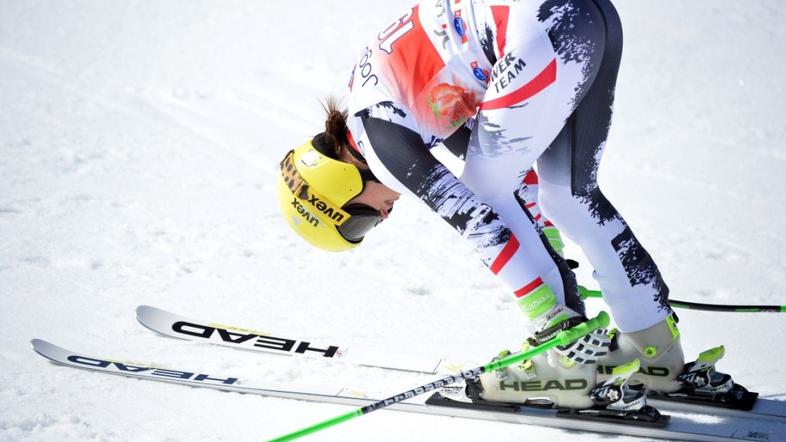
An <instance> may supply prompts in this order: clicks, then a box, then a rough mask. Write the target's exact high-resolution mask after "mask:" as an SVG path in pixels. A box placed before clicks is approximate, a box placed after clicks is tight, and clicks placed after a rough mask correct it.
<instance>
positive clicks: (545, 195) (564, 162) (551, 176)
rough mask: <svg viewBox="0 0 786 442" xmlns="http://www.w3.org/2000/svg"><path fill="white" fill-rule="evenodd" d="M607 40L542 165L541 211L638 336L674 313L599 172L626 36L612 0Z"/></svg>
mask: <svg viewBox="0 0 786 442" xmlns="http://www.w3.org/2000/svg"><path fill="white" fill-rule="evenodd" d="M596 3H597V4H598V6H599V7H600V8H602V10H603V22H604V23H605V27H606V32H607V33H608V35H609V38H608V39H607V43H606V51H605V53H604V57H603V61H602V68H601V69H600V72H599V73H598V75H597V77H596V78H595V81H594V82H593V84H592V86H591V87H590V89H589V91H588V92H587V94H586V96H585V97H584V99H583V100H582V101H581V103H580V104H579V106H578V108H577V109H576V111H575V112H574V113H573V114H572V115H571V116H570V118H569V119H568V121H567V123H566V124H565V127H564V128H563V129H562V131H561V132H560V133H559V135H558V136H557V138H556V139H555V140H554V141H553V142H552V143H551V146H550V147H549V149H548V150H547V151H546V152H545V153H544V154H543V155H542V156H541V157H540V159H539V160H538V171H539V173H540V192H541V205H542V210H543V211H544V212H545V213H546V214H547V215H548V216H549V217H550V218H551V219H552V220H553V221H554V222H555V223H556V224H557V225H558V226H559V227H560V228H561V229H562V230H563V232H564V233H565V235H566V236H567V237H569V238H570V239H571V240H573V241H575V242H576V243H577V244H578V245H579V246H581V248H582V250H583V251H584V253H585V254H586V255H587V258H588V259H589V260H590V262H591V263H592V265H593V268H594V269H595V277H596V279H597V280H598V283H599V284H600V286H601V289H602V290H603V294H604V298H605V299H606V302H607V303H608V305H609V307H610V308H611V310H612V313H613V314H614V318H615V320H616V322H617V325H618V326H619V328H620V329H621V330H622V331H625V332H628V331H631V332H635V331H639V330H643V329H645V328H648V327H650V326H652V325H654V324H656V323H658V322H660V321H663V320H664V319H665V318H666V317H667V316H668V315H669V314H670V313H671V309H670V308H669V305H668V302H667V299H668V288H667V287H666V284H665V283H664V282H663V278H662V277H661V274H660V272H659V271H658V267H657V266H656V265H655V263H654V262H653V260H652V258H651V257H650V255H649V254H648V253H647V251H646V250H645V249H644V248H643V247H642V245H641V243H639V241H638V240H637V239H636V237H635V236H634V235H633V232H632V231H631V229H630V228H629V227H628V225H627V224H626V223H625V220H624V219H623V218H622V216H621V215H620V214H619V212H618V211H617V210H616V209H615V208H614V206H612V204H611V203H610V202H609V201H608V200H607V199H606V197H605V196H604V194H603V192H602V191H601V189H600V187H599V186H598V182H597V171H598V166H599V163H600V159H601V157H602V154H603V148H604V146H605V142H606V136H607V134H608V130H609V126H610V123H611V107H612V104H613V101H614V87H615V83H616V77H617V71H618V69H619V63H620V57H621V53H622V29H621V26H620V24H619V18H618V16H617V15H616V12H615V11H614V8H613V6H612V5H611V3H609V2H608V0H597V1H596Z"/></svg>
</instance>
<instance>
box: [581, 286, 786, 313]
mask: <svg viewBox="0 0 786 442" xmlns="http://www.w3.org/2000/svg"><path fill="white" fill-rule="evenodd" d="M579 296H580V297H581V299H587V298H602V297H603V293H601V291H600V290H590V289H588V288H586V287H583V286H579ZM669 304H670V305H671V306H672V307H675V308H684V309H688V310H706V311H711V312H733V313H786V305H725V304H702V303H698V302H687V301H679V300H677V299H670V300H669Z"/></svg>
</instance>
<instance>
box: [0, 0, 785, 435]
mask: <svg viewBox="0 0 786 442" xmlns="http://www.w3.org/2000/svg"><path fill="white" fill-rule="evenodd" d="M618 3H619V4H618V8H619V10H620V15H621V17H622V20H623V25H624V27H625V30H626V37H625V38H626V41H625V54H624V56H623V64H622V70H621V74H620V80H619V84H618V88H617V103H616V106H615V119H614V124H613V126H612V132H611V136H610V139H609V141H608V144H607V148H606V152H605V156H604V162H603V166H602V170H601V173H600V180H601V183H602V185H603V187H604V192H605V193H606V194H607V196H609V198H610V199H611V200H612V201H613V202H614V204H615V206H617V207H618V208H619V209H620V210H621V212H622V213H623V214H624V215H625V217H626V219H627V221H628V222H629V224H630V225H631V226H632V228H633V230H634V232H635V233H636V235H637V237H638V238H639V239H640V240H641V241H642V242H643V244H644V245H645V247H647V248H648V250H649V251H650V253H651V254H652V255H653V257H654V258H655V260H656V262H658V264H659V266H660V268H661V271H662V272H663V274H664V276H665V278H666V281H667V283H668V285H669V287H670V288H671V293H672V297H673V298H675V299H681V300H688V301H697V302H711V303H735V302H736V303H746V304H747V303H767V304H775V303H777V304H786V298H784V295H783V293H784V289H786V263H784V261H783V256H784V254H783V250H784V246H785V245H786V241H785V240H784V238H785V237H786V206H784V205H783V195H784V193H786V178H784V176H783V173H782V169H783V166H784V161H786V124H784V121H786V114H784V111H783V102H784V101H786V90H785V88H786V86H784V85H783V83H782V81H781V79H782V78H784V77H786V63H784V62H783V61H782V60H781V58H782V55H783V54H785V53H786V30H785V29H784V28H783V27H782V25H781V24H782V23H783V22H784V20H786V17H784V15H786V10H784V8H783V6H782V5H781V3H780V2H778V1H776V0H758V1H755V2H746V3H740V2H736V1H735V2H732V1H731V0H713V1H710V0H697V1H693V2H679V1H677V0H669V1H656V0H640V1H636V2H618ZM408 6H410V5H409V2H404V1H395V2H383V3H374V4H372V3H370V2H361V1H358V0H350V1H345V2H342V3H340V4H332V3H320V2H315V1H309V2H297V3H281V2H249V1H246V0H232V1H228V2H222V3H221V4H220V5H219V4H218V3H216V2H210V1H207V0H197V1H185V0H176V1H171V2H163V3H161V2H145V1H141V0H124V1H119V0H111V1H105V2H98V3H96V2H87V1H75V2H56V1H52V0H50V1H41V2H24V1H14V0H0V79H2V82H0V235H1V236H0V238H2V241H0V299H2V300H3V301H4V302H3V310H2V313H1V314H2V319H3V321H4V324H5V325H6V327H5V330H6V331H5V333H3V334H2V336H0V367H2V371H1V372H0V440H2V441H5V440H8V441H17V440H31V441H32V440H35V441H38V440H47V441H49V440H52V441H54V440H57V441H61V440H98V441H103V440H143V441H145V440H151V441H162V440H166V441H181V440H211V441H215V440H226V441H238V440H259V439H263V438H266V437H272V436H276V435H279V434H282V433H284V432H287V431H291V430H294V429H297V428H300V427H302V426H304V425H306V424H310V423H313V422H316V421H319V420H322V419H325V418H328V417H331V416H335V415H338V414H340V413H343V412H345V411H347V410H346V408H345V407H339V406H333V405H325V404H310V403H304V402H298V401H288V400H280V399H271V398H263V397H257V396H251V395H239V394H219V393H217V392H214V391H200V390H198V389H188V388H183V387H180V386H175V385H165V384H156V383H151V382H143V381H135V380H130V379H124V378H115V377H108V376H104V375H100V374H93V373H88V372H82V371H77V370H71V369H66V368H60V367H57V366H54V365H52V364H49V363H47V362H45V361H43V360H42V359H41V358H40V357H39V356H37V355H35V354H34V353H33V352H32V351H31V350H30V348H29V345H28V342H29V340H30V339H31V338H33V337H40V338H44V339H50V340H52V341H54V342H55V343H58V344H61V345H64V346H65V347H68V348H73V349H74V350H79V351H84V352H86V353H90V354H96V355H104V356H108V357H115V358H121V359H131V360H137V361H139V362H140V363H148V364H156V365H158V366H163V367H172V368H180V367H183V368H185V367H193V368H194V369H199V370H203V371H209V372H215V373H217V374H225V375H231V376H237V377H243V378H248V379H250V380H259V381H262V382H264V381H271V382H282V383H284V382H294V381H297V382H304V383H326V384H331V385H332V384H333V383H340V384H344V385H357V386H358V387H359V388H369V389H375V390H380V389H382V390H385V391H390V393H391V394H392V393H395V392H397V391H400V390H406V389H408V388H411V387H413V386H415V385H419V384H421V383H423V381H424V380H423V378H421V377H418V376H415V375H403V374H398V375H391V374H389V373H380V372H378V371H375V370H369V369H358V368H351V367H347V366H345V365H342V364H340V363H329V364H324V363H320V362H318V361H298V360H292V359H288V358H275V357H265V356H260V355H256V354H250V353H246V352H238V351H232V350H228V349H221V348H215V347H207V346H200V345H195V344H193V343H188V342H181V341H177V340H172V339H165V338H162V337H158V336H154V335H153V334H152V333H150V332H149V331H147V330H145V329H144V328H142V327H141V326H139V325H138V324H137V323H136V321H135V319H134V308H135V307H136V306H137V305H139V304H151V305H158V306H161V307H162V308H167V309H170V310H172V311H176V312H179V313H182V314H186V315H188V316H193V317H198V318H205V319H211V320H214V321H217V322H223V323H230V324H237V325H241V326H248V327H252V328H255V329H262V330H266V331H271V332H276V331H277V330H280V331H282V333H286V332H289V331H290V330H299V331H300V333H302V335H304V336H311V337H313V338H314V339H322V340H335V341H337V342H342V343H345V344H347V345H349V346H350V347H364V346H368V347H376V348H382V349H388V350H390V351H393V352H396V353H411V354H416V355H423V356H425V355H448V356H455V357H464V358H474V359H477V360H478V361H480V362H482V361H485V360H486V359H487V358H489V357H490V356H492V355H494V354H496V353H497V352H498V351H499V350H500V349H502V348H505V347H508V348H515V347H516V346H517V345H519V344H520V341H521V339H522V338H523V326H522V318H521V317H520V313H518V312H517V309H516V305H515V302H514V301H513V299H512V298H513V297H512V296H510V295H509V294H508V293H507V292H506V291H505V290H504V289H503V288H502V287H501V285H500V284H499V283H498V282H497V281H495V280H494V278H493V277H492V276H491V275H490V274H489V273H488V272H487V271H486V270H485V269H484V268H483V267H482V265H481V264H480V262H479V260H477V259H476V258H475V257H474V256H473V255H472V253H471V251H470V248H469V247H468V246H467V245H466V244H463V243H461V242H459V237H458V236H457V235H455V233H454V232H453V231H452V230H451V229H450V228H449V227H448V226H446V225H443V222H442V221H441V220H440V219H439V218H438V217H437V216H435V215H434V214H432V213H430V212H429V211H428V209H426V208H425V207H421V206H420V205H419V204H417V203H415V202H413V201H404V200H402V201H400V202H399V204H398V205H397V207H396V211H395V213H394V215H393V216H392V218H391V220H389V221H388V222H386V223H385V225H384V226H382V227H381V228H379V229H377V231H375V232H374V233H373V234H372V235H369V238H368V239H367V240H366V245H365V247H362V248H360V249H359V250H357V251H353V252H351V253H347V254H342V255H334V254H322V253H317V252H314V251H311V250H309V249H308V248H307V246H305V245H304V244H303V243H302V242H301V241H300V240H299V239H298V238H296V237H295V236H294V235H293V234H291V233H290V232H289V231H288V229H287V227H286V225H285V223H284V222H283V221H282V220H281V219H280V217H279V215H278V209H277V202H276V178H277V176H278V175H277V173H278V172H277V165H278V161H279V159H280V157H281V156H282V155H283V153H284V152H286V150H288V149H290V148H293V147H295V146H297V145H299V144H300V143H302V142H303V141H304V140H306V139H307V138H308V137H310V136H311V135H313V133H314V132H315V131H318V130H319V129H320V127H321V126H322V124H323V123H322V115H321V112H322V111H321V108H320V106H319V100H320V99H321V98H322V97H324V96H326V95H328V94H330V93H333V94H337V95H339V96H340V95H342V94H343V90H344V87H345V86H346V81H347V79H348V75H349V71H350V69H351V65H352V63H353V62H354V59H355V57H356V56H357V55H358V53H359V51H360V49H362V47H363V45H365V43H366V41H367V40H368V39H369V38H370V37H371V36H373V35H375V33H376V32H378V31H379V30H380V29H383V28H384V27H385V26H386V25H387V24H388V23H389V21H390V19H392V18H395V17H397V16H399V14H400V12H401V11H403V10H405V9H406V8H407V7H408ZM567 251H568V255H570V256H573V257H576V258H579V259H580V260H581V261H582V263H583V266H582V267H581V268H580V269H579V271H578V276H579V280H580V281H581V282H583V283H584V284H586V285H588V286H594V281H593V280H592V277H591V269H589V266H588V264H587V263H586V259H584V258H583V256H582V255H581V253H580V251H579V250H577V248H576V247H575V246H573V245H572V244H568V249H567ZM588 306H589V310H590V313H594V312H595V311H597V310H598V309H599V308H600V307H601V304H600V303H598V301H590V304H589V305H588ZM680 317H681V323H680V324H681V330H682V333H683V336H684V348H685V351H686V356H688V357H694V356H695V355H697V354H698V353H699V352H700V351H702V350H704V349H706V348H709V347H711V346H715V345H718V344H725V345H726V349H727V356H726V358H725V359H724V360H723V361H722V362H721V364H720V367H719V368H720V369H721V370H722V371H728V372H730V373H733V374H734V375H735V377H736V378H737V379H738V380H739V381H740V382H741V383H743V384H745V385H746V386H748V387H749V388H751V389H753V390H757V391H759V392H760V393H761V394H762V396H763V397H767V398H774V399H780V400H786V375H784V371H783V367H784V365H785V364H786V356H784V353H783V352H782V351H781V349H780V347H779V346H778V347H776V348H773V346H777V345H778V344H777V342H779V339H780V336H783V335H784V334H785V333H786V318H783V317H782V315H781V316H778V315H723V314H713V313H703V312H689V311H683V312H680ZM569 435H570V436H573V437H576V436H580V438H581V439H582V440H596V441H599V440H606V439H608V436H598V435H591V434H580V435H577V434H575V433H567V432H563V431H558V430H552V429H545V428H535V427H520V426H514V425H511V424H498V423H488V422H478V421H470V420H461V419H446V418H440V417H425V416H412V415H408V414H403V413H395V412H387V411H382V412H379V413H374V414H373V415H371V416H367V417H364V418H362V419H358V420H356V421H353V422H352V423H347V424H343V425H342V426H340V427H337V428H334V429H330V430H327V431H325V432H324V433H322V434H320V435H319V437H315V438H314V439H315V440H341V441H345V440H375V441H399V440H442V439H450V440H492V439H493V440H499V441H508V440H510V441H513V440H522V438H523V439H526V440H530V439H532V440H538V439H541V440H561V439H564V438H565V437H568V436H569ZM614 440H628V438H616V437H615V438H614Z"/></svg>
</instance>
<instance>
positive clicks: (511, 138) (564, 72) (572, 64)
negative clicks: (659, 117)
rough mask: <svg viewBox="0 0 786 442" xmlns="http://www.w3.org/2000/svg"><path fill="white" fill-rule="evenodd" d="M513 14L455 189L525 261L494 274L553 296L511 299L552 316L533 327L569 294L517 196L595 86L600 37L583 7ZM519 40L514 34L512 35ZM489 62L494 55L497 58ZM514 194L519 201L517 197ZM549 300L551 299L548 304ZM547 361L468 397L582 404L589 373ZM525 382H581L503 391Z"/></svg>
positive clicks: (577, 2)
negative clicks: (581, 382)
mask: <svg viewBox="0 0 786 442" xmlns="http://www.w3.org/2000/svg"><path fill="white" fill-rule="evenodd" d="M515 5H517V6H516V7H513V6H511V7H510V10H509V15H508V16H507V22H508V26H507V36H508V37H507V41H506V44H505V52H504V54H502V55H501V57H502V58H501V60H498V62H497V63H498V64H497V65H495V68H494V76H493V77H492V84H491V86H490V87H489V90H488V92H487V96H486V97H485V98H484V104H483V105H482V106H481V111H480V113H479V115H478V124H477V126H476V128H475V130H474V132H473V136H472V137H471V141H470V149H469V152H468V155H467V163H466V166H465V172H464V174H463V175H462V177H461V179H462V181H463V182H465V183H466V184H467V186H468V187H469V188H470V189H472V190H473V191H474V192H476V193H477V194H478V195H479V196H481V198H482V199H483V200H484V201H487V202H489V204H491V206H492V207H494V209H495V211H497V212H498V213H499V214H500V215H501V216H502V219H504V220H505V221H506V223H507V224H508V225H509V226H510V228H511V230H512V232H513V233H514V237H515V238H516V239H517V244H516V245H515V247H513V249H514V250H515V252H514V254H513V256H517V255H519V254H521V255H524V256H525V258H524V259H522V260H520V261H519V262H520V263H521V267H514V266H510V264H505V265H503V266H501V267H500V269H501V271H502V272H508V271H509V272H514V273H516V274H520V275H530V277H531V275H537V276H539V277H540V278H542V280H543V281H547V282H546V284H545V285H546V287H547V288H548V289H553V290H552V291H553V293H552V294H551V295H552V299H551V300H549V299H548V295H549V294H550V293H549V292H547V291H546V290H543V289H541V290H538V291H531V292H530V291H527V290H526V289H522V290H519V291H517V297H519V299H520V300H519V303H520V304H521V303H522V301H523V302H524V303H527V302H529V303H532V304H540V303H550V304H551V305H552V306H553V309H551V310H542V309H541V310H539V311H537V312H534V313H535V314H532V313H529V314H528V316H529V317H530V319H532V320H533V321H534V322H535V323H536V324H538V326H539V327H542V326H544V325H553V324H555V323H560V322H559V321H564V320H565V317H566V316H565V315H563V314H562V313H563V312H565V309H564V307H562V306H560V305H559V303H561V302H565V303H567V304H568V307H569V308H570V307H573V306H572V305H571V297H572V296H575V294H576V293H575V287H570V286H568V284H566V281H567V279H565V278H563V277H562V276H563V275H564V273H562V272H560V271H559V270H560V269H559V259H555V256H554V255H556V254H555V253H553V250H552V249H551V248H550V247H544V240H543V237H542V236H541V235H540V231H539V229H538V227H539V226H538V225H537V221H535V219H534V217H533V216H532V214H531V213H529V212H528V210H527V207H526V203H525V204H524V206H523V207H522V205H521V204H520V201H519V200H520V198H517V195H516V194H517V193H518V192H517V189H518V187H519V186H520V183H521V181H522V179H523V178H525V176H526V175H525V174H526V171H527V170H528V169H529V167H530V166H531V165H532V163H533V162H534V161H535V160H536V159H537V158H538V157H539V156H540V155H541V154H542V153H543V151H544V150H545V149H546V147H547V146H548V145H549V144H550V143H551V142H552V140H554V138H555V137H556V136H557V134H558V133H560V130H561V128H562V127H563V125H564V124H565V121H566V120H567V119H568V117H569V116H570V115H571V114H572V113H573V111H574V110H575V108H576V106H577V105H578V103H580V102H581V101H582V100H583V98H584V96H585V94H586V93H587V91H588V90H589V89H590V87H591V85H592V84H593V82H594V81H595V78H596V76H597V75H598V72H599V69H600V66H601V60H602V57H603V54H604V48H605V39H606V31H605V27H604V23H603V20H602V16H601V15H600V10H599V9H598V8H597V6H596V5H595V3H594V2H592V1H591V0H586V1H583V0H573V1H571V0H564V1H549V2H542V3H541V2H522V3H518V4H515ZM533 5H535V6H536V7H535V8H533ZM533 29H539V30H540V31H539V32H540V33H539V34H537V33H536V34H537V35H530V34H528V32H532V30H533ZM519 30H524V31H522V34H516V33H517V32H519ZM511 35H512V36H511ZM519 38H520V39H521V40H519ZM562 44H566V45H569V46H570V47H565V46H562ZM495 54H497V55H500V51H499V49H498V48H497V49H496V50H495ZM552 69H553V72H552ZM556 73H558V74H556ZM502 78H504V79H505V80H504V81H503V80H501V79H502ZM495 80H496V82H495ZM522 91H523V92H522ZM524 193H525V198H524V199H525V200H526V194H527V192H524ZM530 198H531V197H530ZM557 258H558V256H557ZM509 266H510V267H509ZM570 274H571V275H572V273H570ZM554 295H557V296H559V297H558V298H557V300H556V302H554V301H553V297H554ZM562 296H564V297H562ZM555 304H556V305H555ZM560 309H561V310H560ZM527 311H528V310H527V309H525V312H527ZM529 311H530V312H531V310H529ZM551 356H554V353H550V354H549V355H548V357H549V359H548V362H547V361H546V358H547V356H545V355H544V356H541V357H537V358H534V359H533V360H532V361H529V362H528V363H527V364H523V365H521V366H516V367H509V368H508V369H506V370H504V372H503V373H496V374H484V375H483V376H481V377H480V379H479V381H478V382H476V383H474V384H473V388H475V389H476V390H477V391H479V394H478V397H480V398H483V399H486V400H492V401H524V400H528V399H530V398H532V397H537V396H541V397H543V396H545V397H549V398H550V399H552V400H554V401H555V402H558V403H560V404H561V405H568V406H586V404H588V403H590V404H591V403H592V402H591V401H590V400H589V396H588V393H589V390H590V389H591V388H592V387H593V385H594V382H593V381H592V380H594V369H595V367H594V366H593V365H575V364H571V363H565V361H564V360H563V359H561V358H556V360H555V359H554V358H551ZM633 371H635V370H633ZM618 374H619V373H618ZM631 374H632V371H629V372H625V376H630V375H631ZM533 378H534V379H538V380H541V379H549V380H555V381H556V382H559V381H560V379H562V380H564V379H566V378H567V379H578V378H583V379H586V380H587V381H588V382H587V385H586V386H585V388H584V389H579V390H578V391H538V392H531V391H515V388H513V389H511V388H510V386H511V385H514V386H515V385H517V384H516V382H526V380H528V379H533ZM642 397H643V392H639V393H636V394H633V395H632V396H628V397H627V398H626V400H628V399H631V398H635V399H636V400H639V399H641V398H642ZM628 405H631V404H630V403H629V404H628ZM634 407H635V406H634Z"/></svg>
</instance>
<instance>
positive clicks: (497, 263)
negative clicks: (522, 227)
mask: <svg viewBox="0 0 786 442" xmlns="http://www.w3.org/2000/svg"><path fill="white" fill-rule="evenodd" d="M518 249H519V240H518V239H516V235H513V234H511V235H510V239H509V240H508V243H507V244H505V247H504V248H503V249H502V251H501V252H499V255H497V258H496V259H494V262H493V263H491V267H490V269H491V272H492V273H494V274H495V275H496V274H497V273H499V272H500V271H501V270H502V268H503V267H505V264H507V263H508V261H510V258H512V257H513V255H514V254H515V253H516V251H517V250H518Z"/></svg>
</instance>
